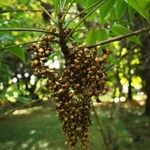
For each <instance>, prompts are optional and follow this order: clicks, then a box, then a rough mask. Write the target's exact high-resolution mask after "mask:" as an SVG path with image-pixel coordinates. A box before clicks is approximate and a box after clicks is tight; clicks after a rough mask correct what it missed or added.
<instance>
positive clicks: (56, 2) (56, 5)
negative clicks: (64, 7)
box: [53, 0, 60, 14]
mask: <svg viewBox="0 0 150 150" xmlns="http://www.w3.org/2000/svg"><path fill="white" fill-rule="evenodd" d="M53 3H54V10H55V13H56V14H58V12H59V7H60V6H59V0H54V1H53Z"/></svg>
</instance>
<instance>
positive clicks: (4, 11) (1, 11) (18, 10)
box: [0, 9, 52, 14]
mask: <svg viewBox="0 0 150 150" xmlns="http://www.w3.org/2000/svg"><path fill="white" fill-rule="evenodd" d="M27 11H28V12H43V10H40V9H39V10H34V9H25V10H23V9H12V10H11V9H10V10H9V9H8V10H7V9H6V10H0V14H4V13H10V12H27ZM51 11H52V10H51Z"/></svg>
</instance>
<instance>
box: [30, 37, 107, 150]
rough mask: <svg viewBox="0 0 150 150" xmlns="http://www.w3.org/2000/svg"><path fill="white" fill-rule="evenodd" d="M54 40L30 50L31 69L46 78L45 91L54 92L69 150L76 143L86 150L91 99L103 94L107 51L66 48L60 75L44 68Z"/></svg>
mask: <svg viewBox="0 0 150 150" xmlns="http://www.w3.org/2000/svg"><path fill="white" fill-rule="evenodd" d="M53 40H55V36H52V35H45V36H43V37H42V39H41V40H40V42H38V43H37V44H33V45H31V46H29V48H28V50H29V52H31V68H32V71H33V73H34V74H35V75H36V76H38V77H40V78H48V79H49V80H48V83H47V84H48V85H47V86H48V89H49V90H50V91H51V92H52V91H53V92H54V96H55V97H54V98H55V100H56V112H57V114H58V117H59V119H60V121H61V122H62V129H63V131H64V132H65V134H66V135H67V143H68V145H69V147H70V150H74V149H75V146H76V143H77V141H78V140H80V141H81V144H82V149H83V150H87V149H88V143H89V138H88V133H89V127H90V124H91V120H90V112H91V108H92V101H91V98H92V97H93V96H94V97H95V98H96V99H98V96H99V94H101V93H103V92H105V88H104V83H105V80H106V75H105V73H104V68H103V67H104V64H105V63H106V62H107V57H108V53H109V51H108V50H107V49H105V50H103V51H102V55H101V56H96V54H95V53H94V52H93V51H92V50H90V49H88V48H86V47H85V46H82V45H81V46H78V45H77V44H76V43H72V44H68V45H67V46H66V51H67V52H68V53H67V54H65V55H66V56H65V57H64V58H65V59H66V60H65V62H66V63H65V68H64V70H63V72H62V73H60V74H59V75H58V73H56V72H54V70H51V69H49V68H48V67H47V66H45V62H46V61H47V57H48V56H49V55H50V54H51V53H52V48H51V45H52V44H53Z"/></svg>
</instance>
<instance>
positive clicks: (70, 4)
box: [62, 0, 74, 22]
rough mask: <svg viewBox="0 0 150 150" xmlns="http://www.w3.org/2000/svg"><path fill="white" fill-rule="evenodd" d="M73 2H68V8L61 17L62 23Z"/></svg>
mask: <svg viewBox="0 0 150 150" xmlns="http://www.w3.org/2000/svg"><path fill="white" fill-rule="evenodd" d="M73 2H74V0H72V1H71V2H70V5H69V7H68V8H67V10H66V12H65V14H64V15H63V17H62V22H64V20H65V17H66V15H67V14H68V12H69V10H70V8H71V6H72V4H73Z"/></svg>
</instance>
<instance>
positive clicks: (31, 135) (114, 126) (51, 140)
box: [0, 106, 150, 150]
mask: <svg viewBox="0 0 150 150" xmlns="http://www.w3.org/2000/svg"><path fill="white" fill-rule="evenodd" d="M112 109H114V108H112ZM112 109H110V106H109V107H107V106H105V107H101V106H100V107H98V108H97V109H96V110H97V114H98V117H99V120H100V122H99V123H97V121H96V118H95V116H94V114H93V113H92V120H93V125H92V126H91V129H90V150H100V149H101V150H105V149H106V148H108V147H109V149H114V150H141V149H143V150H149V147H150V138H149V137H150V117H146V116H143V115H141V114H142V108H140V107H138V108H135V109H133V110H131V108H128V109H124V108H121V111H119V112H118V111H117V115H116V114H115V115H114V116H113V117H112V116H111V110H112ZM115 109H116V108H115ZM129 110H130V111H129ZM135 110H136V111H135ZM140 112H141V113H140ZM116 116H117V117H116ZM102 131H103V133H104V135H103V134H102ZM104 136H105V138H107V143H109V146H108V145H106V144H107V143H106V142H105V141H104ZM64 143H65V136H64V135H63V134H62V130H61V125H60V123H59V121H58V119H57V117H56V114H55V112H53V111H52V110H51V109H50V108H48V107H44V108H43V107H39V106H38V107H33V108H29V109H22V110H21V111H16V112H14V114H12V115H10V116H8V117H7V118H4V119H2V120H0V150H67V146H66V145H65V144H64ZM77 150H80V145H77Z"/></svg>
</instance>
